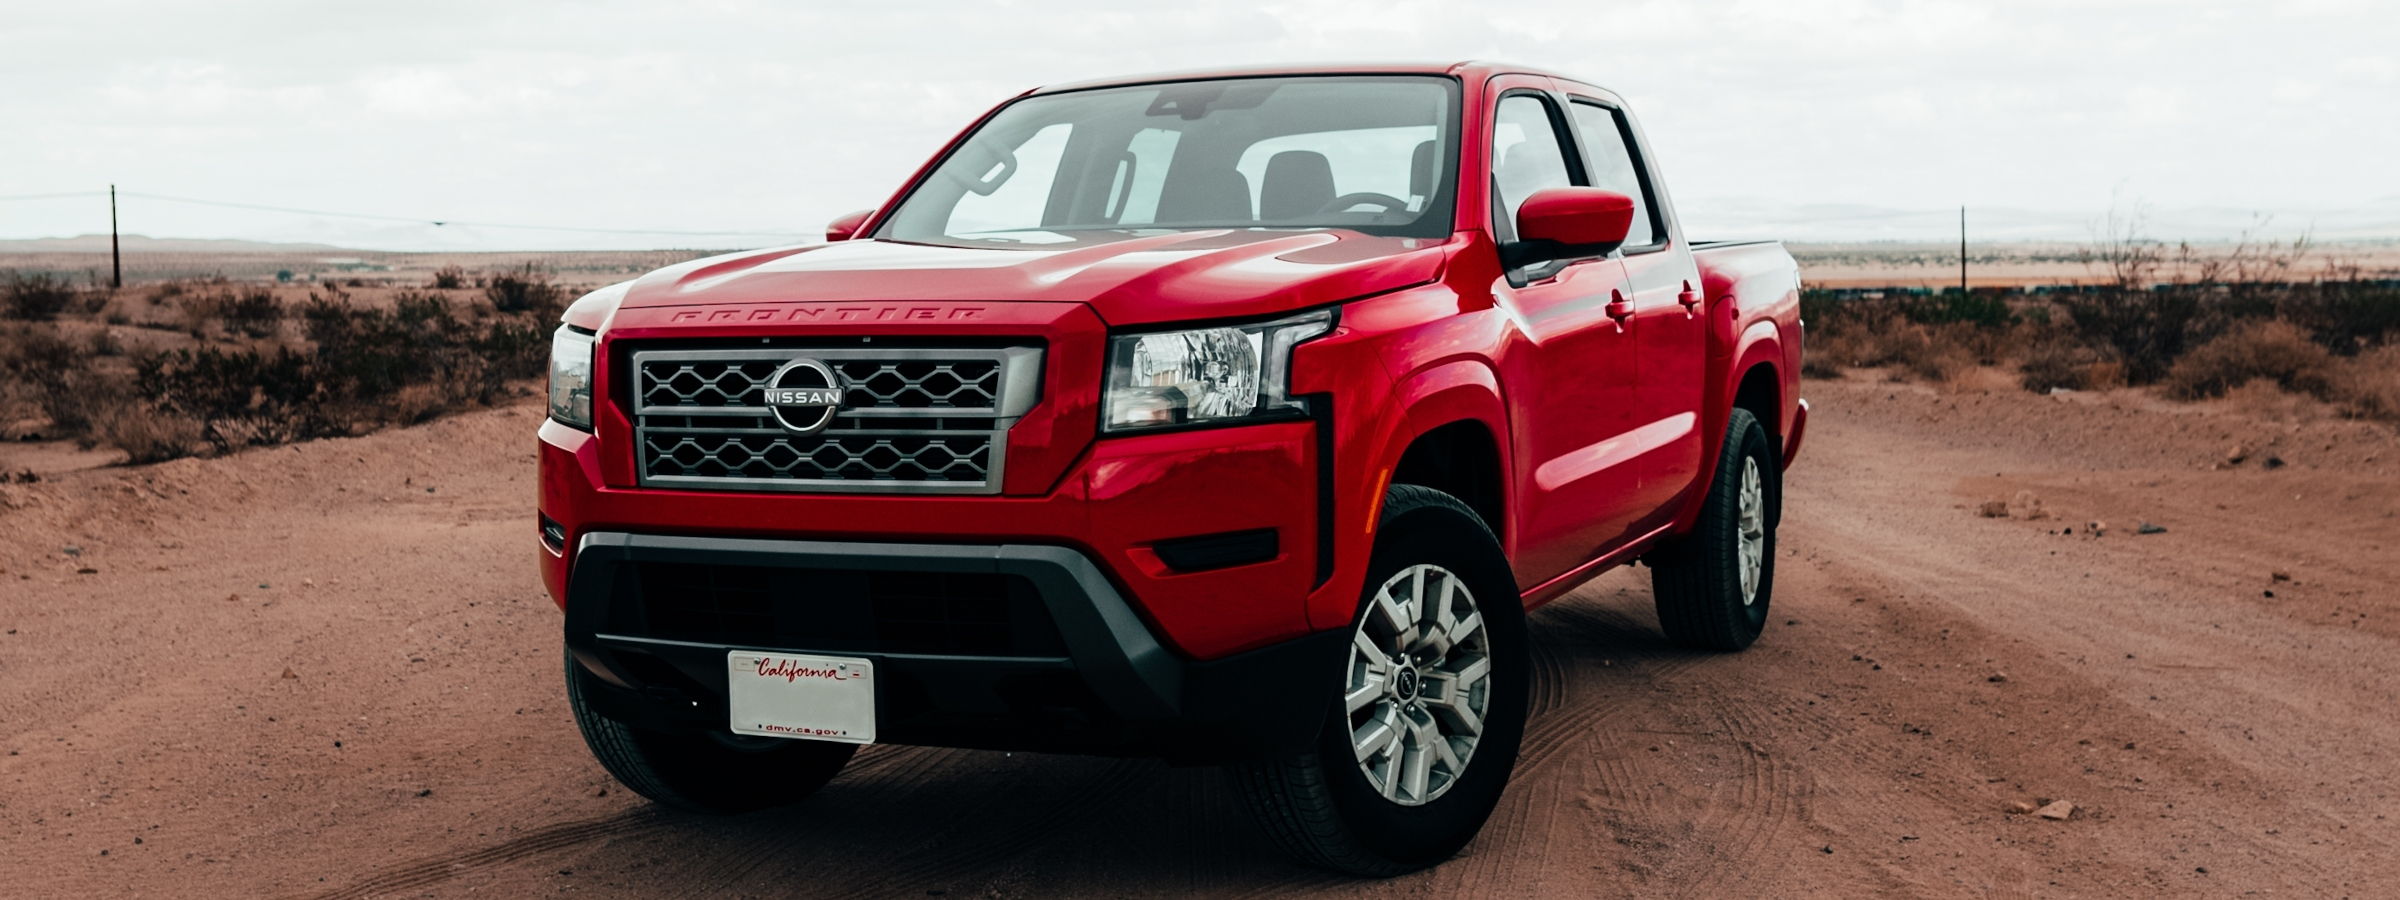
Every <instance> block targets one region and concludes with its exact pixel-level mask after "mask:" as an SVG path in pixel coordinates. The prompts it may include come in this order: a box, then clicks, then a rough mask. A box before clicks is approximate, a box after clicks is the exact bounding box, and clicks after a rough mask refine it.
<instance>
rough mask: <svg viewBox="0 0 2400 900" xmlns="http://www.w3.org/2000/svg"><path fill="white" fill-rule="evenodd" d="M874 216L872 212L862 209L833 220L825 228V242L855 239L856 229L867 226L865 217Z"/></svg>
mask: <svg viewBox="0 0 2400 900" xmlns="http://www.w3.org/2000/svg"><path fill="white" fill-rule="evenodd" d="M874 214H875V211H874V210H871V209H862V210H859V211H857V212H854V213H848V214H845V215H843V216H841V217H840V218H837V219H834V220H833V221H832V222H830V223H828V224H826V226H825V239H826V240H827V241H846V240H849V239H851V238H853V237H857V236H858V229H859V228H860V227H861V226H863V225H865V224H867V217H869V216H872V215H874Z"/></svg>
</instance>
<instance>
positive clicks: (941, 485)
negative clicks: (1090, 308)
mask: <svg viewBox="0 0 2400 900" xmlns="http://www.w3.org/2000/svg"><path fill="white" fill-rule="evenodd" d="M793 359H814V360H818V361H820V362H823V363H824V364H825V365H826V366H828V367H830V368H831V369H833V371H834V372H835V373H837V374H839V376H840V378H841V382H842V383H841V387H842V389H843V408H842V409H841V411H839V412H837V413H835V415H834V420H833V422H832V424H830V425H828V426H826V428H825V430H823V431H819V432H816V433H813V434H805V435H803V434H794V433H792V432H790V431H788V430H785V429H784V428H783V427H782V426H781V425H778V424H777V423H776V421H775V419H774V416H773V413H771V412H770V411H769V410H768V408H767V406H766V403H765V398H764V396H763V393H764V388H765V387H766V382H767V380H768V379H769V378H770V377H771V376H772V375H773V374H774V372H775V370H776V369H777V368H779V367H781V366H782V365H783V364H784V363H786V362H789V361H791V360H793ZM633 379H634V381H633V397H634V417H633V418H634V446H635V453H636V459H635V463H636V465H637V467H638V468H639V472H640V478H641V484H642V486H643V487H657V488H680V489H687V490H719V491H792V492H813V493H907V494H996V493H999V492H1000V484H1001V480H1002V477H1003V474H1004V473H1005V472H1006V471H1007V456H1008V429H1009V428H1010V427H1011V426H1014V425H1015V424H1016V423H1017V420H1018V419H1019V418H1022V417H1023V416H1024V415H1025V413H1026V411H1027V410H1030V409H1032V408H1033V405H1034V403H1035V401H1037V400H1039V399H1041V381H1042V350H1041V348H1039V347H999V348H957V349H885V348H870V347H844V348H838V349H837V348H831V347H806V348H799V347H792V348H786V347H759V348H755V349H742V350H641V351H636V352H635V353H634V354H633Z"/></svg>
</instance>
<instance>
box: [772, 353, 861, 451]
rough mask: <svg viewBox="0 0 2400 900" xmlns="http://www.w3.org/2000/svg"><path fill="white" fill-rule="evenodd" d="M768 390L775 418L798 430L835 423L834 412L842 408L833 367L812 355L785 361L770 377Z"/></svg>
mask: <svg viewBox="0 0 2400 900" xmlns="http://www.w3.org/2000/svg"><path fill="white" fill-rule="evenodd" d="M766 394H767V409H768V411H770V412H773V413H774V414H775V421H776V422H777V423H778V424H780V425H782V426H783V427H784V429H785V430H787V431H791V432H794V433H797V434H809V433H812V432H816V431H820V430H822V429H824V427H825V426H827V425H831V424H833V414H834V413H835V412H836V411H838V410H840V409H841V408H842V386H841V382H840V381H839V380H838V379H836V378H835V377H834V374H833V369H832V368H830V367H827V366H826V365H825V364H824V363H821V362H818V361H816V360H813V359H795V360H792V361H791V362H788V363H784V364H783V367H782V368H780V369H776V370H775V374H773V375H771V376H768V377H767V387H766Z"/></svg>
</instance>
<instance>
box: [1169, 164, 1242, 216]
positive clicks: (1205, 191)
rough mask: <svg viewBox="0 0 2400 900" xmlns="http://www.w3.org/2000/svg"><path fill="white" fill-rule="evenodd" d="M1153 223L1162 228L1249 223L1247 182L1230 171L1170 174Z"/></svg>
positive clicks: (1203, 170) (1177, 172)
mask: <svg viewBox="0 0 2400 900" xmlns="http://www.w3.org/2000/svg"><path fill="white" fill-rule="evenodd" d="M1153 221H1156V222H1157V223H1158V224H1161V225H1176V224H1218V223H1232V222H1248V221H1251V215H1250V179H1248V178H1245V177H1243V176H1242V173H1240V172H1236V171H1234V170H1232V169H1198V170H1193V171H1189V172H1182V171H1169V173H1168V175H1167V183H1166V185H1165V187H1164V188H1163V189H1162V190H1160V191H1159V196H1158V216H1157V218H1155V219H1154V220H1153Z"/></svg>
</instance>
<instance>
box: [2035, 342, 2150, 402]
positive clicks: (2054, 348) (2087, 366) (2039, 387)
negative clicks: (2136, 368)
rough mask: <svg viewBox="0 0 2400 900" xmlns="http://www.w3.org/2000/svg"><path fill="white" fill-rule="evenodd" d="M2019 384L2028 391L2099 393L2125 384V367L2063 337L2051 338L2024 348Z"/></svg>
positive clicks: (2105, 354) (2101, 352) (2101, 353)
mask: <svg viewBox="0 0 2400 900" xmlns="http://www.w3.org/2000/svg"><path fill="white" fill-rule="evenodd" d="M2017 374H2018V383H2019V384H2021V385H2023V386H2024V388H2025V389H2026V390H2028V391H2032V392H2034V393H2037V394H2047V393H2049V392H2051V391H2053V390H2069V391H2100V390H2107V389H2109V388H2113V387H2122V386H2123V385H2124V384H2125V367H2124V366H2123V365H2121V364H2119V363H2118V362H2117V361H2116V360H2114V359H2110V358H2109V357H2108V354H2107V353H2105V352H2103V351H2100V350H2094V349H2092V348H2090V347H2087V346H2084V345H2083V344H2080V343H2077V342H2076V341H2074V340H2073V339H2071V338H2068V337H2066V336H2063V335H2050V336H2048V337H2045V338H2043V339H2041V340H2037V341H2034V342H2032V343H2031V344H2029V345H2028V346H2027V348H2026V349H2025V351H2024V353H2023V356H2022V362H2021V363H2020V364H2019V365H2018V368H2017Z"/></svg>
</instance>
